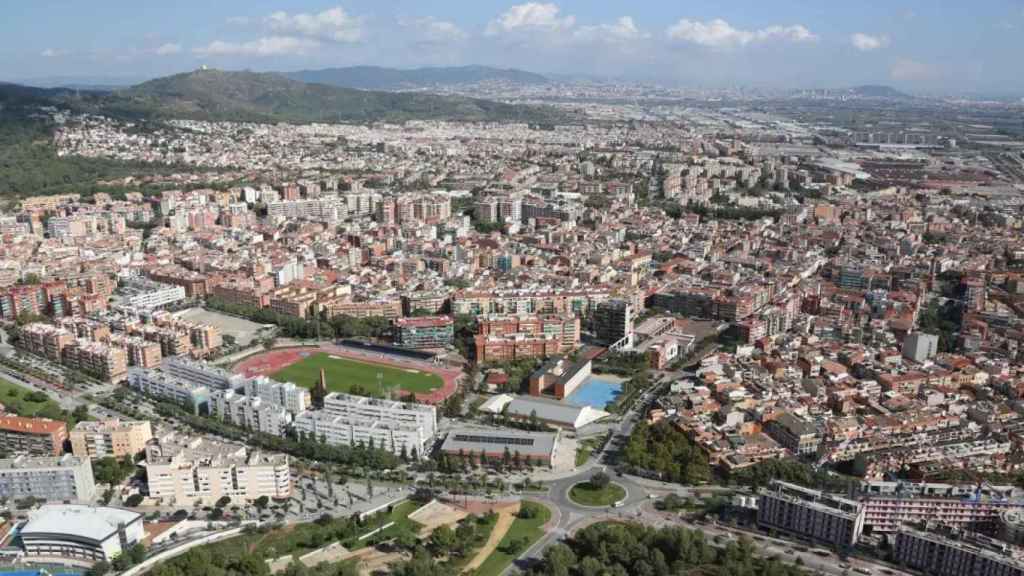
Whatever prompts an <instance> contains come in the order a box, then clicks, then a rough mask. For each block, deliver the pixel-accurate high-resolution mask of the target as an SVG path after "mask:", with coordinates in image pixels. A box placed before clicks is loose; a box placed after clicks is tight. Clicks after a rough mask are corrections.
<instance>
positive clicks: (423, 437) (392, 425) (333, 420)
mask: <svg viewBox="0 0 1024 576" xmlns="http://www.w3.org/2000/svg"><path fill="white" fill-rule="evenodd" d="M295 429H296V430H297V431H299V432H300V433H302V434H306V435H308V436H310V437H312V438H315V439H321V438H322V439H323V440H325V441H326V442H327V443H328V444H336V445H345V446H357V445H360V444H363V445H366V446H369V445H370V443H371V442H372V443H373V445H374V446H377V447H379V448H383V449H385V450H390V451H392V452H394V453H395V454H400V453H401V452H402V450H403V448H404V450H405V452H406V453H407V454H411V453H412V452H413V450H414V449H415V451H416V453H418V454H420V455H425V453H426V450H427V449H428V448H429V446H430V443H432V442H433V440H434V436H435V435H436V433H437V408H436V407H434V406H428V405H424V404H407V403H404V402H395V401H391V400H381V399H377V398H367V397H364V396H352V395H349V394H340V393H337V392H334V393H331V394H328V395H327V396H326V397H325V398H324V408H323V410H317V411H306V412H303V413H302V414H299V415H298V416H297V417H296V418H295Z"/></svg>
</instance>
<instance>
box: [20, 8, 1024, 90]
mask: <svg viewBox="0 0 1024 576" xmlns="http://www.w3.org/2000/svg"><path fill="white" fill-rule="evenodd" d="M1022 56H1024V0H972V1H968V0H848V1H843V2H840V1H838V0H658V1H652V0H633V1H625V0H560V1H551V2H548V1H538V2H519V3H516V2H515V0H512V1H494V0H430V1H428V0H418V1H413V0H375V1H369V0H366V1H364V0H340V3H339V0H327V1H319V0H205V1H195V0H173V1H156V0H153V1H149V0H98V1H86V0H30V1H17V2H13V1H12V2H8V3H6V5H5V6H4V18H2V19H0V79H2V80H6V81H26V80H37V79H44V78H55V77H57V78H71V79H77V78H88V79H100V78H106V79H123V80H136V79H145V78H152V77H157V76H164V75H167V74H171V73H176V72H184V71H188V70H193V69H195V68H198V67H199V66H202V65H208V66H210V67H215V68H222V69H251V70H259V71H273V70H276V71H291V70H299V69H311V68H325V67H332V66H351V65H380V66H394V67H400V68H412V67H419V66H452V65H466V64H482V65H491V66H500V67H515V68H521V69H524V70H530V71H534V72H540V73H547V74H573V75H587V76H601V77H607V78H621V79H630V80H642V81H650V82H658V83H661V84H664V85H671V86H686V87H707V88H720V87H734V86H744V87H770V88H839V87H847V86H854V85H860V84H888V85H892V86H895V87H897V88H901V89H904V90H908V91H912V92H916V93H1014V92H1024V74H1022V73H1021V72H1022V70H1024V63H1022Z"/></svg>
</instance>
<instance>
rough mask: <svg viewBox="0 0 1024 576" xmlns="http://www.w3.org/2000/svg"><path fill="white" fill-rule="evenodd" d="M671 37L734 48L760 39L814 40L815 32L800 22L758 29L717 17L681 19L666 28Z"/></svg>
mask: <svg viewBox="0 0 1024 576" xmlns="http://www.w3.org/2000/svg"><path fill="white" fill-rule="evenodd" d="M665 33H666V35H667V36H668V37H669V39H670V40H676V41H679V42H689V43H691V44H697V45H699V46H704V47H707V48H717V49H722V48H737V47H742V46H747V45H749V44H758V43H762V42H773V41H779V42H814V41H816V40H817V39H818V36H817V35H815V34H814V33H813V32H811V31H810V30H808V29H807V28H806V27H804V26H802V25H800V24H794V25H792V26H769V27H767V28H761V29H760V30H742V29H740V28H734V27H733V26H732V25H731V24H729V23H728V22H726V21H725V20H722V19H721V18H716V19H714V20H710V21H708V22H697V21H694V20H686V19H683V20H680V21H679V22H676V23H675V24H673V25H672V26H670V27H669V28H668V30H666V31H665Z"/></svg>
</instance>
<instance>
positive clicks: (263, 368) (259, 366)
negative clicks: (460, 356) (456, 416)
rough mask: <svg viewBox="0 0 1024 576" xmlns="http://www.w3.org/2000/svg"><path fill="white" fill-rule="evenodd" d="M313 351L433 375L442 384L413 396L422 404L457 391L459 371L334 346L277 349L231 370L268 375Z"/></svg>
mask: <svg viewBox="0 0 1024 576" xmlns="http://www.w3.org/2000/svg"><path fill="white" fill-rule="evenodd" d="M315 352H326V353H327V354H333V355H335V356H341V357H343V358H348V359H351V360H359V361H362V362H368V363H371V364H383V365H385V366H391V367H393V368H402V369H415V370H420V371H422V372H430V373H432V374H437V375H438V376H440V377H441V380H443V381H444V385H442V386H441V387H440V388H438V389H437V390H432V391H430V392H423V393H417V394H416V401H417V402H422V403H424V404H440V403H441V402H444V401H445V400H447V399H448V397H450V396H451V395H452V394H454V393H455V390H456V388H458V380H459V377H460V376H462V371H461V370H452V369H449V368H441V367H440V366H435V365H433V364H431V363H429V362H422V361H419V360H410V359H407V358H399V357H396V356H390V355H387V354H379V353H376V352H367V351H364V350H355V349H352V348H347V347H345V346H337V345H334V344H323V345H321V346H319V347H317V346H305V347H297V348H281V349H278V350H270V351H269V352H262V353H260V354H256V355H254V356H250V357H248V358H246V359H244V360H242V361H241V362H239V363H238V364H235V367H234V371H235V372H236V373H238V374H242V375H244V376H246V377H249V378H251V377H253V376H270V375H271V374H274V373H276V372H278V371H279V370H281V369H282V368H284V367H285V366H290V365H292V364H294V363H296V362H298V361H299V360H302V359H303V358H305V357H306V356H307V355H309V354H312V353H315Z"/></svg>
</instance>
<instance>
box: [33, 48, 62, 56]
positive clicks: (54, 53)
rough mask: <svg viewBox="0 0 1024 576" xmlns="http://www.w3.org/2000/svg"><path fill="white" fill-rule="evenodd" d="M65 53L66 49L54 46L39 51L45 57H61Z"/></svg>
mask: <svg viewBox="0 0 1024 576" xmlns="http://www.w3.org/2000/svg"><path fill="white" fill-rule="evenodd" d="M65 54H67V51H66V50H57V49H54V48H47V49H46V50H43V51H42V52H40V53H39V55H40V56H42V57H43V58H59V57H61V56H64V55H65Z"/></svg>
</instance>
